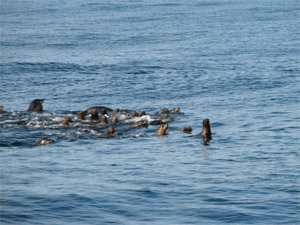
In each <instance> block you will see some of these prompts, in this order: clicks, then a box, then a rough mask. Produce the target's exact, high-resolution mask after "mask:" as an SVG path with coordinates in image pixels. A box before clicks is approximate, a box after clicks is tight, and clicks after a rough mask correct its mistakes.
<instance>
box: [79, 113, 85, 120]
mask: <svg viewBox="0 0 300 225" xmlns="http://www.w3.org/2000/svg"><path fill="white" fill-rule="evenodd" d="M78 119H80V120H85V118H84V114H83V112H79V113H78Z"/></svg>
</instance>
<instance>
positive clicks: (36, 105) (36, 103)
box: [27, 99, 44, 112]
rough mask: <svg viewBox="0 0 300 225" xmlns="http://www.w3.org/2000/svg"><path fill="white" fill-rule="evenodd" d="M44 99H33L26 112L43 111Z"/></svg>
mask: <svg viewBox="0 0 300 225" xmlns="http://www.w3.org/2000/svg"><path fill="white" fill-rule="evenodd" d="M43 102H44V99H35V100H33V101H32V102H31V103H30V106H29V108H28V110H27V111H28V112H41V111H43V106H42V104H43Z"/></svg>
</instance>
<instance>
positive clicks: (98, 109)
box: [84, 106, 113, 115]
mask: <svg viewBox="0 0 300 225" xmlns="http://www.w3.org/2000/svg"><path fill="white" fill-rule="evenodd" d="M93 110H96V111H97V112H99V113H101V112H102V111H103V110H106V111H107V112H112V111H113V110H112V109H110V108H107V107H104V106H93V107H90V108H88V109H87V110H85V111H84V114H85V115H86V114H88V113H89V112H92V111H93Z"/></svg>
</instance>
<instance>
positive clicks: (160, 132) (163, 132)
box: [155, 123, 169, 136]
mask: <svg viewBox="0 0 300 225" xmlns="http://www.w3.org/2000/svg"><path fill="white" fill-rule="evenodd" d="M168 127H169V125H168V124H167V123H166V124H164V125H161V126H159V127H158V128H157V130H156V133H155V134H156V135H160V136H163V135H166V132H167V129H168Z"/></svg>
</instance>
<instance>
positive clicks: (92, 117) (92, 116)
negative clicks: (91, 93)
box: [91, 109, 99, 120]
mask: <svg viewBox="0 0 300 225" xmlns="http://www.w3.org/2000/svg"><path fill="white" fill-rule="evenodd" d="M91 120H99V116H98V113H97V110H96V109H93V111H92V114H91Z"/></svg>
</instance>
